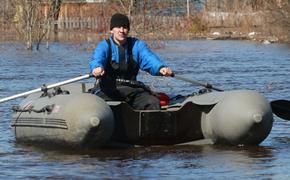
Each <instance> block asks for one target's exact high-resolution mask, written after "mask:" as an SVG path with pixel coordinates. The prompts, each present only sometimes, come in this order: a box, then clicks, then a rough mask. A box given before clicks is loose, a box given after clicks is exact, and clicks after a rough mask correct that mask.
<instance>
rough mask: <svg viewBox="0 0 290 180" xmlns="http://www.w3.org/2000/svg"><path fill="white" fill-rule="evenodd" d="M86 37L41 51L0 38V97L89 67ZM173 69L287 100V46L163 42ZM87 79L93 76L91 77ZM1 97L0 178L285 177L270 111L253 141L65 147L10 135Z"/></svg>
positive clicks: (176, 83) (188, 87) (288, 174)
mask: <svg viewBox="0 0 290 180" xmlns="http://www.w3.org/2000/svg"><path fill="white" fill-rule="evenodd" d="M88 47H89V45H88V44H60V43H55V44H51V46H50V49H49V50H47V49H45V47H41V50H40V51H39V52H27V51H25V50H23V48H22V46H20V45H15V44H10V43H2V44H0V64H1V66H0V98H4V97H7V96H10V95H14V94H18V93H22V92H25V91H28V90H31V89H35V88H38V87H40V86H41V85H42V84H44V83H52V82H60V81H63V80H67V79H71V78H74V77H77V76H78V75H80V74H86V73H88V65H87V64H88V59H89V58H90V55H91V54H90V53H91V52H90V51H88V50H87V48H88ZM155 51H156V53H158V55H159V56H160V57H161V58H162V59H164V60H165V61H166V63H167V64H168V65H170V66H171V67H172V68H173V69H174V71H175V73H176V74H178V75H180V76H183V77H186V78H188V79H193V80H198V81H200V82H202V83H211V84H212V85H213V86H215V87H217V88H221V89H224V90H232V89H253V90H256V91H258V92H260V93H262V94H263V95H264V96H265V97H266V98H267V99H268V100H269V101H272V100H276V99H286V100H290V47H289V46H287V45H285V44H269V45H264V44H261V43H257V42H248V41H209V40H192V41H168V42H165V48H163V49H157V50H155ZM140 80H143V81H145V82H146V83H147V84H149V85H150V86H151V87H152V88H155V89H160V90H162V91H165V92H167V93H170V94H174V93H176V94H177V93H178V94H189V93H192V92H195V91H198V90H199V89H201V88H202V87H196V86H192V84H188V83H186V82H183V81H180V80H177V79H174V78H156V77H155V78H154V77H151V76H150V75H147V74H145V73H141V75H140ZM88 81H93V79H90V80H88ZM20 101H21V98H19V99H15V100H12V101H8V102H5V103H2V104H0V117H1V121H0V178H1V179H201V178H202V179H277V180H281V179H289V178H290V171H289V169H290V153H289V152H290V122H288V121H285V120H282V119H280V118H278V117H276V116H274V119H275V122H274V125H273V129H272V131H271V133H270V135H269V136H268V137H267V139H266V140H265V141H263V142H262V143H261V144H260V145H259V146H251V147H243V146H214V145H203V146H178V147H176V146H165V147H138V148H131V149H105V150H89V151H88V150H86V151H69V150H56V149H43V148H37V147H34V146H31V145H22V144H18V143H17V142H15V139H14V136H13V133H12V132H11V131H10V120H11V113H12V111H11V106H13V105H17V104H18V103H19V102H20Z"/></svg>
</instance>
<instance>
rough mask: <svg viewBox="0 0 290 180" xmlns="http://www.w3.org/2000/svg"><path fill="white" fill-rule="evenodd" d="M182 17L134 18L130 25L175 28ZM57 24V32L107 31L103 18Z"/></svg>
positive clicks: (106, 23) (107, 20) (106, 21)
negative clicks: (79, 30) (74, 30)
mask: <svg viewBox="0 0 290 180" xmlns="http://www.w3.org/2000/svg"><path fill="white" fill-rule="evenodd" d="M182 19H183V17H178V16H134V17H132V24H133V26H135V25H138V26H140V25H143V26H153V25H154V26H164V27H175V26H177V25H179V24H180V22H181V20H182ZM55 23H56V24H58V29H59V30H70V29H71V30H73V29H92V30H107V29H108V27H109V19H108V18H103V17H95V18H93V17H86V18H65V19H59V20H57V21H56V22H55Z"/></svg>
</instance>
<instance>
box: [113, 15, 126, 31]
mask: <svg viewBox="0 0 290 180" xmlns="http://www.w3.org/2000/svg"><path fill="white" fill-rule="evenodd" d="M114 27H124V28H128V29H129V30H130V21H129V18H128V17H127V16H126V15H124V14H120V13H116V14H114V15H113V16H112V18H111V24H110V30H112V29H113V28H114Z"/></svg>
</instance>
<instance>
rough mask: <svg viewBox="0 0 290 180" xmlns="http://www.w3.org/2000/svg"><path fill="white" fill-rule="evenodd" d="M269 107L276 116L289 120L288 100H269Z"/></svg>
mask: <svg viewBox="0 0 290 180" xmlns="http://www.w3.org/2000/svg"><path fill="white" fill-rule="evenodd" d="M271 107H272V111H273V113H274V114H275V115H276V116H278V117H280V118H282V119H285V120H288V121H290V101H287V100H275V101H272V102H271Z"/></svg>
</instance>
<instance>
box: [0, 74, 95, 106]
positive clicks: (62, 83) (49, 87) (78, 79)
mask: <svg viewBox="0 0 290 180" xmlns="http://www.w3.org/2000/svg"><path fill="white" fill-rule="evenodd" d="M90 77H93V75H92V74H86V75H83V76H79V77H76V78H73V79H69V80H65V81H62V82H59V83H55V84H51V85H47V86H46V87H45V89H51V88H55V87H58V86H62V85H65V84H69V83H73V82H77V81H80V80H83V79H88V78H90ZM42 90H43V88H37V89H34V90H31V91H27V92H24V93H20V94H16V95H13V96H9V97H6V98H3V99H0V103H3V102H6V101H10V100H12V99H16V98H19V97H24V96H27V95H29V94H32V93H37V92H40V91H42Z"/></svg>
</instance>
